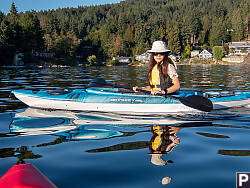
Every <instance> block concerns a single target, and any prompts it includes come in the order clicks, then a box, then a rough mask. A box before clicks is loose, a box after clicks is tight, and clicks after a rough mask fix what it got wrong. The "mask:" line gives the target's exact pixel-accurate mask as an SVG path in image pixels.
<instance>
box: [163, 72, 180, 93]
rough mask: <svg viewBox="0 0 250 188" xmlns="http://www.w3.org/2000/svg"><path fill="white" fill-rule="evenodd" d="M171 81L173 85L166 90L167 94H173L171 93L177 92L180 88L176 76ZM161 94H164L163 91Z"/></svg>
mask: <svg viewBox="0 0 250 188" xmlns="http://www.w3.org/2000/svg"><path fill="white" fill-rule="evenodd" d="M172 81H173V84H174V85H172V86H171V87H170V88H168V89H167V93H173V92H175V91H177V90H179V89H180V87H181V86H180V82H179V79H178V77H177V76H175V77H173V79H172ZM163 92H164V93H162V94H165V91H163Z"/></svg>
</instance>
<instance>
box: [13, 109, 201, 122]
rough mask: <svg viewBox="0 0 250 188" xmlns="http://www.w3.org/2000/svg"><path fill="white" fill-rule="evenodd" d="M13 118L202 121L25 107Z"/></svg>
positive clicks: (156, 115) (80, 120)
mask: <svg viewBox="0 0 250 188" xmlns="http://www.w3.org/2000/svg"><path fill="white" fill-rule="evenodd" d="M15 118H17V119H22V118H34V119H38V118H41V119H45V118H57V119H58V120H59V119H60V118H63V119H68V120H67V121H69V120H70V124H71V125H90V124H95V125H110V126H147V125H152V124H158V125H173V124H180V123H192V122H204V121H199V120H193V118H192V120H182V119H176V118H174V117H172V116H166V115H164V114H152V115H151V114H147V115H145V114H143V113H142V114H135V115H132V114H125V113H114V112H109V113H107V112H74V111H63V110H52V111H49V110H42V109H36V108H27V109H26V110H25V111H24V112H20V113H16V114H15ZM65 121H66V120H65ZM26 124H27V123H26Z"/></svg>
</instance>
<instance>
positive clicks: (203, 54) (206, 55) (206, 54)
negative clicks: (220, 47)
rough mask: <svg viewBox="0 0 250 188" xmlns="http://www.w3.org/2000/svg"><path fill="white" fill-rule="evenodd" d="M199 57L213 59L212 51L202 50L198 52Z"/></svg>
mask: <svg viewBox="0 0 250 188" xmlns="http://www.w3.org/2000/svg"><path fill="white" fill-rule="evenodd" d="M199 59H213V53H211V52H209V51H208V50H203V51H202V52H201V53H200V54H199Z"/></svg>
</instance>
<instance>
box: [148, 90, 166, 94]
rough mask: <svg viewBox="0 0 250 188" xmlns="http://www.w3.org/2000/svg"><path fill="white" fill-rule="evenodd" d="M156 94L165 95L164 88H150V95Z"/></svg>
mask: <svg viewBox="0 0 250 188" xmlns="http://www.w3.org/2000/svg"><path fill="white" fill-rule="evenodd" d="M157 94H161V95H165V94H166V92H165V91H164V90H161V91H159V90H152V91H151V95H157Z"/></svg>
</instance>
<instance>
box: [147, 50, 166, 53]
mask: <svg viewBox="0 0 250 188" xmlns="http://www.w3.org/2000/svg"><path fill="white" fill-rule="evenodd" d="M148 52H149V53H157V52H159V53H168V52H171V50H148Z"/></svg>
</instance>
